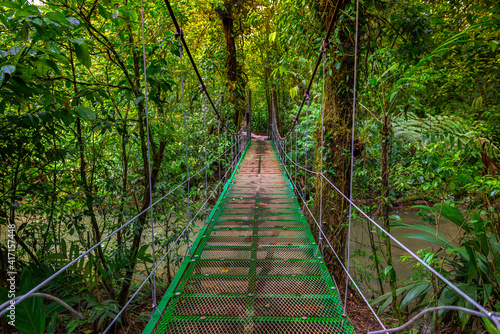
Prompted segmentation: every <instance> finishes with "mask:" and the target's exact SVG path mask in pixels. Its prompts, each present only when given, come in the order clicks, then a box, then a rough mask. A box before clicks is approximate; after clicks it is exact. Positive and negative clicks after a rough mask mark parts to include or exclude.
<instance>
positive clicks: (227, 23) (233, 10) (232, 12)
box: [215, 0, 248, 126]
mask: <svg viewBox="0 0 500 334" xmlns="http://www.w3.org/2000/svg"><path fill="white" fill-rule="evenodd" d="M244 5H245V0H229V1H225V2H224V3H223V4H222V6H220V7H217V8H216V9H215V11H216V12H217V14H218V15H219V18H220V19H221V22H222V28H223V31H224V37H225V41H226V68H227V85H228V88H229V102H230V103H231V104H232V105H233V107H234V118H233V121H234V123H235V124H236V126H239V125H240V124H241V122H242V121H243V115H244V114H245V87H246V85H247V81H248V80H247V78H246V75H245V73H244V71H243V67H242V66H241V64H240V62H239V61H238V57H237V48H236V39H237V37H238V35H240V34H241V26H240V28H238V29H235V20H236V19H237V17H238V14H239V15H244V14H243V13H244Z"/></svg>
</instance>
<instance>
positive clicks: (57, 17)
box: [45, 12, 68, 26]
mask: <svg viewBox="0 0 500 334" xmlns="http://www.w3.org/2000/svg"><path fill="white" fill-rule="evenodd" d="M45 17H46V18H48V19H49V20H51V21H53V22H56V23H59V24H61V25H65V26H67V25H68V20H67V19H66V17H65V16H64V15H63V14H61V13H59V12H49V13H47V14H45Z"/></svg>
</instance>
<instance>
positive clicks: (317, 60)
mask: <svg viewBox="0 0 500 334" xmlns="http://www.w3.org/2000/svg"><path fill="white" fill-rule="evenodd" d="M165 1H167V0H165ZM339 4H340V0H337V4H336V5H335V9H334V11H333V14H332V18H331V19H330V24H329V25H328V30H327V31H326V35H325V38H324V39H323V44H322V46H321V50H320V52H319V55H318V59H316V64H315V65H314V69H313V72H312V74H311V78H310V79H309V83H308V85H307V88H306V90H305V92H304V97H303V98H302V102H301V103H300V107H299V110H298V111H297V115H296V116H295V119H296V120H298V119H299V117H300V112H301V111H302V108H303V107H304V104H305V102H306V95H309V92H310V90H311V86H312V83H313V81H314V77H315V76H316V72H317V71H318V67H319V64H320V63H321V58H322V56H323V53H325V52H326V48H327V47H328V44H329V41H330V35H331V33H332V29H333V23H334V22H335V19H336V17H337V14H338V11H339ZM296 124H297V123H295V122H293V123H292V126H291V127H290V130H288V132H287V133H286V135H285V136H284V137H281V135H280V133H279V131H278V136H279V137H281V138H286V137H288V136H289V135H290V133H291V132H292V130H293V128H294V127H295V125H296Z"/></svg>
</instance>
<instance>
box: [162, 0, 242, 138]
mask: <svg viewBox="0 0 500 334" xmlns="http://www.w3.org/2000/svg"><path fill="white" fill-rule="evenodd" d="M164 2H165V5H166V6H167V9H168V13H169V14H170V18H171V19H172V22H173V23H174V26H175V29H176V31H177V32H181V27H180V26H179V23H178V22H177V18H176V17H175V14H174V11H173V9H172V6H171V5H170V1H169V0H164ZM179 38H180V41H181V42H182V45H183V46H184V50H186V55H187V56H188V58H189V61H190V62H191V65H192V66H193V69H194V71H195V73H196V77H197V78H198V81H199V82H200V84H201V86H202V87H205V89H204V90H203V91H204V92H205V95H206V97H207V99H208V102H210V105H211V106H212V109H213V110H214V112H215V114H216V115H217V117H219V119H221V122H222V126H223V127H224V128H226V130H227V131H229V133H233V132H232V131H231V129H229V127H228V126H227V124H226V122H225V120H223V119H222V117H221V114H220V113H219V111H218V110H217V108H216V107H215V104H214V102H213V101H212V98H211V97H210V94H209V93H208V90H207V89H206V85H205V83H204V82H203V78H202V77H201V75H200V71H199V70H198V67H197V66H196V63H195V61H194V59H193V56H192V55H191V51H189V47H188V45H187V43H186V40H185V39H184V34H183V33H182V32H181V33H180V36H179ZM240 131H241V126H240V129H238V131H237V132H236V133H239V132H240Z"/></svg>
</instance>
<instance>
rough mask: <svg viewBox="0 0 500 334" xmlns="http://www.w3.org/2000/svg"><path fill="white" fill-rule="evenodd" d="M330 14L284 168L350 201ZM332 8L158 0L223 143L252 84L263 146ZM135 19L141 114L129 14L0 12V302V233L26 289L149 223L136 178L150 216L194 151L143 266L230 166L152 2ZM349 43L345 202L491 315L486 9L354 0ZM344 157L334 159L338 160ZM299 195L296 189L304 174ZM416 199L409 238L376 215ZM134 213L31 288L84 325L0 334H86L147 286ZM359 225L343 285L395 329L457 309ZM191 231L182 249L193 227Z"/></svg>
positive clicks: (144, 305) (53, 8)
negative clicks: (11, 229) (445, 230)
mask: <svg viewBox="0 0 500 334" xmlns="http://www.w3.org/2000/svg"><path fill="white" fill-rule="evenodd" d="M339 4H340V6H342V10H341V12H340V14H339V15H338V18H337V20H336V22H335V29H334V34H333V36H332V38H331V41H330V42H331V43H330V47H329V49H328V52H326V54H327V56H326V58H325V63H324V64H323V63H322V64H321V66H320V71H319V73H318V75H317V76H316V80H315V82H314V84H313V86H312V90H311V92H310V100H309V103H310V106H309V107H305V108H304V111H303V113H302V115H301V117H300V120H299V124H298V126H297V133H298V135H297V142H298V146H299V149H298V150H297V151H296V152H294V153H293V154H295V156H296V157H297V159H298V161H300V162H306V163H307V165H308V166H310V168H311V169H315V170H317V169H318V165H319V161H321V159H323V161H324V171H325V173H326V174H327V176H328V177H331V178H338V180H340V181H341V182H344V183H343V186H344V188H345V186H347V187H348V186H349V184H348V182H347V180H348V176H349V173H350V171H349V157H350V152H348V151H349V150H345V149H344V147H343V146H342V145H344V144H345V145H347V146H346V147H348V148H349V149H350V144H349V141H350V128H348V127H346V126H344V125H342V124H343V123H342V122H347V123H349V122H348V120H349V119H350V118H349V117H350V114H349V115H348V114H347V113H348V112H350V111H349V110H350V108H351V106H352V79H353V59H354V57H353V56H354V47H353V46H354V38H355V37H354V36H355V35H354V32H355V2H354V1H342V0H341V1H339ZM333 5H334V4H333ZM333 5H332V2H331V1H323V0H318V1H296V0H282V1H264V0H261V1H250V0H214V1H208V2H207V1H198V0H192V1H189V2H177V1H176V2H172V6H173V9H174V12H175V14H176V15H177V18H178V20H179V23H180V24H181V26H182V29H183V33H184V37H185V39H186V41H187V43H188V45H189V47H190V50H191V53H192V54H193V56H194V59H195V62H196V64H197V66H198V68H199V70H200V74H201V76H202V77H203V78H204V80H205V83H206V84H207V90H208V91H209V93H210V95H211V97H212V100H213V101H214V103H215V105H216V107H217V108H218V109H219V110H220V111H221V113H222V118H223V119H224V120H225V121H226V123H227V124H229V127H230V128H231V130H233V131H235V130H237V128H238V127H239V126H240V125H241V123H242V121H243V120H242V113H243V111H244V108H245V99H246V90H247V89H251V90H252V92H253V94H252V130H253V131H254V132H258V133H266V132H267V131H268V129H269V122H270V115H271V110H272V105H273V100H274V105H275V109H276V114H277V116H278V123H279V125H280V128H281V130H282V131H283V132H284V131H286V130H287V129H288V128H289V126H290V125H291V124H292V122H293V119H294V117H295V114H296V111H297V109H298V105H299V104H300V101H301V99H302V97H303V94H304V90H305V89H306V87H307V83H308V80H309V77H310V74H311V73H310V72H311V68H312V66H313V64H314V62H315V60H316V57H317V56H318V52H319V50H320V48H321V46H322V40H321V39H322V36H323V35H324V33H325V25H326V23H328V21H329V18H330V16H331V12H332V9H333ZM144 6H145V7H144V10H145V11H144V24H145V29H146V31H145V37H146V39H145V57H146V59H145V60H146V63H147V93H146V94H147V97H148V99H147V101H148V104H147V106H146V99H145V93H144V91H145V87H144V76H143V75H144V73H143V70H142V66H143V60H144V59H143V49H142V31H141V22H142V20H141V11H140V2H139V1H135V0H106V1H90V2H88V1H80V0H78V1H76V0H72V1H66V0H47V1H41V2H36V3H32V2H30V1H24V0H14V1H0V22H1V23H0V29H1V32H2V34H1V35H0V161H1V163H0V180H1V182H0V233H1V234H2V237H1V239H0V302H3V301H5V300H7V299H8V298H7V289H6V288H4V287H7V281H6V280H7V278H8V276H7V272H8V271H9V268H8V265H9V262H8V257H7V256H8V255H7V238H6V236H7V233H8V231H7V226H8V225H9V224H13V225H15V226H16V230H15V233H14V235H13V236H14V238H15V241H16V249H15V254H16V261H15V269H16V271H17V272H18V273H19V274H18V275H17V276H16V277H17V286H18V287H19V290H18V294H22V293H24V292H26V291H29V289H30V288H32V287H33V286H35V285H36V283H39V282H41V281H42V280H43V279H44V278H45V277H47V276H49V275H50V274H51V273H53V272H55V271H56V270H57V269H59V268H61V267H62V266H64V265H65V264H67V263H68V262H69V261H71V260H72V259H74V258H75V257H77V256H78V255H79V254H81V253H82V252H83V251H84V250H86V249H88V248H89V247H91V246H92V245H93V244H95V243H96V242H98V241H100V240H102V239H103V238H104V237H106V236H107V235H108V234H109V233H111V232H112V231H114V230H115V229H116V228H117V227H119V226H121V225H122V224H123V223H125V222H127V221H129V220H130V219H131V218H134V217H135V216H136V215H137V213H139V212H142V211H144V209H146V208H148V207H149V205H150V199H149V193H148V188H147V187H148V184H149V177H150V175H149V173H151V179H152V185H153V201H156V200H158V199H160V198H163V197H164V196H165V195H166V194H167V193H168V192H169V191H170V190H172V189H173V188H174V187H175V186H176V185H178V184H180V183H182V182H184V181H186V180H187V178H188V175H187V168H186V167H187V164H186V160H185V156H186V152H187V155H188V156H189V158H188V164H189V169H190V170H191V174H190V175H192V172H193V171H198V170H199V169H200V168H202V166H203V165H204V163H205V148H206V150H207V155H208V161H212V163H211V164H210V165H209V168H207V175H205V172H204V171H203V172H200V173H199V174H197V175H196V176H195V177H194V178H193V179H192V180H190V186H189V187H187V186H186V185H184V186H182V187H180V188H179V189H177V190H176V192H175V193H174V194H172V195H171V196H166V197H165V198H164V199H163V200H162V201H161V202H160V203H159V204H158V205H157V206H155V209H154V226H155V230H156V233H155V235H154V238H153V239H154V242H155V245H156V246H157V247H156V258H157V259H158V258H159V257H162V256H163V254H165V252H166V250H167V249H169V247H170V246H171V245H173V241H174V240H176V239H177V237H178V236H179V235H180V233H181V232H182V230H183V229H184V228H185V226H186V224H188V223H189V221H190V218H192V217H193V215H194V214H193V212H196V211H198V209H199V208H200V206H201V204H202V203H203V201H204V200H205V198H206V193H207V191H208V192H211V191H212V190H213V187H214V185H215V184H217V182H218V181H219V177H220V175H221V173H222V174H223V172H221V170H222V169H224V168H225V167H226V166H225V164H226V162H227V159H225V157H224V156H223V159H222V161H220V159H217V156H218V155H219V154H220V152H222V151H223V150H224V148H227V147H229V146H230V145H231V143H234V142H235V141H234V138H233V137H231V136H230V135H228V134H227V133H226V134H224V131H223V128H222V127H221V126H220V122H219V121H218V120H217V119H216V118H215V117H214V116H215V115H214V113H213V112H212V110H211V107H210V106H209V104H208V101H206V99H205V98H203V95H202V93H201V92H200V84H199V82H198V80H197V78H196V76H195V73H194V71H193V70H192V67H191V65H190V64H189V62H188V60H187V59H186V57H185V53H183V54H182V64H183V70H182V71H183V72H182V75H183V79H184V81H183V85H181V79H180V78H181V68H180V59H181V57H180V56H181V53H180V51H179V42H178V40H177V39H176V36H175V31H174V30H175V29H174V26H173V24H172V23H171V20H170V19H169V15H168V11H167V9H166V7H165V5H164V3H161V2H145V3H144ZM325 22H326V23H325ZM359 29H360V30H359V32H360V36H359V43H360V48H359V50H360V51H359V64H358V66H359V67H358V101H359V102H360V103H359V104H358V106H357V110H358V116H357V132H356V137H357V146H356V148H357V150H359V152H358V153H359V155H357V157H356V163H355V166H354V168H355V170H354V195H355V198H356V200H357V201H359V203H360V204H362V205H363V207H364V208H365V209H366V210H367V211H369V212H371V214H373V215H378V216H380V218H381V221H382V223H383V225H384V227H386V228H387V229H396V230H397V229H400V228H403V227H404V228H407V229H408V228H409V229H411V230H412V231H411V232H408V233H406V234H405V235H403V237H402V239H401V240H404V237H406V238H413V239H418V240H423V241H425V242H427V244H425V246H424V247H422V249H421V250H419V252H420V254H421V255H422V256H423V258H424V259H425V260H426V261H427V262H428V263H429V264H430V265H432V266H433V267H434V268H436V270H438V271H440V272H441V273H442V274H443V275H445V276H446V277H447V278H448V279H450V280H451V281H453V282H455V283H456V284H458V286H459V287H461V288H462V289H463V290H464V291H466V292H467V293H468V294H469V295H470V296H472V297H473V298H474V299H475V300H477V301H478V302H479V303H481V304H482V305H484V306H486V307H487V308H489V309H491V310H495V311H499V312H500V309H498V307H499V305H500V293H499V291H500V244H499V240H500V218H499V207H498V192H499V191H500V181H499V180H498V175H499V174H500V167H498V164H497V162H498V159H499V148H500V141H499V138H500V100H499V99H500V85H499V82H500V77H499V76H500V53H499V50H500V47H499V43H500V6H499V5H498V4H497V3H496V2H495V1H492V0H487V1H479V0H468V1H466V0H453V1H427V0H406V1H402V0H387V1H383V0H366V1H360V28H359ZM323 80H325V82H326V91H323V83H324V81H323ZM323 98H325V100H326V102H324V103H323ZM323 105H324V110H326V112H325V115H326V119H325V129H326V132H325V146H326V149H325V151H321V152H322V154H320V153H319V152H320V151H319V150H318V149H315V148H317V147H320V146H321V145H322V144H323V143H321V142H320V140H319V138H320V137H319V129H320V126H319V123H318V122H319V119H320V116H321V112H322V108H323ZM306 108H307V112H306V110H305V109H306ZM146 115H147V116H148V120H149V128H150V133H149V137H148V133H147V127H146ZM339 120H342V122H340V121H339ZM184 121H185V122H186V128H187V131H184ZM205 133H206V136H207V141H206V144H205ZM185 136H186V138H185ZM148 138H149V147H150V156H151V169H149V168H148V159H147V156H148ZM346 138H347V139H346ZM186 139H187V143H188V144H187V146H186V144H185V140H186ZM339 142H342V144H339V145H340V146H342V147H340V146H335V145H337V144H338V143H339ZM306 157H307V160H306ZM205 180H208V182H207V183H205ZM299 182H300V183H301V185H302V186H304V187H305V186H306V184H305V179H304V174H303V173H302V174H300V171H299ZM307 182H308V183H307V192H308V195H307V200H308V201H309V203H310V204H311V205H313V206H314V204H316V208H318V207H319V205H317V204H318V203H317V199H316V203H315V195H317V194H318V191H317V190H318V188H317V181H316V180H315V179H314V178H312V177H311V178H309V179H308V181H307ZM188 192H189V199H190V202H189V204H190V214H189V216H188V214H187V207H188V206H187V204H188V196H187V195H188ZM214 196H216V193H215V194H214ZM335 196H336V195H335V193H334V192H333V191H332V192H327V193H326V194H325V206H324V208H325V210H327V211H328V212H329V213H330V214H329V215H327V217H326V218H325V220H326V221H327V222H326V223H327V224H328V225H330V230H331V231H332V232H331V233H332V236H333V235H339V236H341V235H343V234H342V233H344V234H345V230H344V229H345V217H347V207H346V206H344V205H345V201H344V202H342V201H340V202H339V200H338V198H336V197H335ZM212 200H213V199H212ZM332 203H340V206H335V210H337V211H333V209H332V208H331V207H328V206H327V205H330V206H333V204H332ZM415 204H418V206H417V207H416V209H418V210H419V211H420V215H421V216H422V219H421V224H412V225H409V224H406V223H405V222H404V221H401V219H400V218H399V216H397V214H394V212H391V210H394V208H395V207H410V206H412V205H415ZM203 213H205V211H203ZM333 213H335V214H333ZM391 213H392V214H391ZM148 217H149V216H148V215H145V214H143V215H140V216H139V217H137V218H136V219H134V220H133V222H132V223H131V224H130V225H128V226H127V227H125V228H124V229H122V230H121V231H120V232H118V233H117V234H115V235H114V236H113V237H112V238H111V239H110V240H109V242H106V243H104V244H103V245H102V247H98V248H97V249H96V250H95V251H94V252H92V253H90V254H89V256H88V257H85V258H83V259H82V260H81V261H79V262H77V263H76V264H75V265H73V266H71V267H70V268H69V269H68V270H67V271H66V272H65V273H64V274H63V275H61V276H59V277H58V278H57V279H55V280H54V281H52V282H51V283H50V284H49V285H47V286H46V287H45V288H44V289H43V292H46V293H49V294H54V295H56V296H58V297H59V298H61V299H63V300H64V301H65V302H67V303H68V304H70V306H72V307H74V308H76V309H77V310H78V311H79V312H81V313H82V314H84V316H85V319H86V320H84V321H80V320H78V319H76V318H75V317H74V316H72V315H70V313H68V312H65V311H64V309H61V308H60V307H57V305H56V304H54V303H49V302H47V301H44V300H42V299H40V298H32V299H30V300H27V301H24V302H23V303H21V304H20V307H19V308H18V312H19V313H18V316H19V318H21V317H23V314H24V315H26V314H28V313H29V312H30V310H31V309H36V310H38V311H37V313H36V314H34V316H35V317H36V320H34V321H26V322H19V323H18V325H17V326H18V327H16V328H15V329H14V328H11V327H9V326H8V325H7V323H6V319H5V317H4V318H2V319H1V320H0V321H1V322H0V323H1V327H2V329H3V330H4V331H5V332H6V333H8V332H9V331H12V332H14V331H16V330H17V331H19V332H22V333H44V332H49V333H52V332H56V331H57V330H59V331H67V332H72V331H77V330H78V331H84V330H85V331H88V332H92V331H93V332H99V331H101V330H102V329H103V328H104V327H105V326H106V325H107V324H108V323H109V322H110V320H111V319H112V318H113V317H114V316H115V315H116V314H117V313H118V312H119V311H120V310H121V308H122V307H123V306H124V305H125V303H126V302H127V301H128V298H129V297H130V294H131V291H132V288H133V289H134V290H135V287H136V286H137V281H142V279H143V278H144V277H145V276H146V275H147V274H149V270H150V269H151V264H152V254H151V235H150V228H151V222H150V220H149V218H148ZM357 221H358V224H360V225H362V226H363V228H365V229H366V231H367V233H368V234H369V236H370V243H369V245H367V247H369V248H370V255H369V257H370V263H369V264H367V265H364V266H363V267H362V268H360V270H358V271H356V273H357V275H356V278H357V279H358V281H360V282H364V283H365V286H366V288H367V290H371V291H372V292H373V294H374V295H380V297H379V298H375V301H374V305H377V307H378V310H379V312H383V311H384V310H386V309H387V308H388V306H389V305H392V307H391V312H394V317H395V318H400V319H403V318H405V317H407V316H411V315H413V314H414V313H415V312H417V311H418V310H420V309H422V308H425V307H427V306H434V305H460V306H467V307H469V305H467V303H466V302H465V301H464V300H462V299H461V298H460V297H458V295H456V294H454V292H453V291H450V290H449V289H448V288H446V287H445V285H444V284H443V283H442V282H439V281H437V280H435V278H433V277H432V276H430V275H429V274H428V273H427V272H426V271H424V270H423V269H422V268H421V267H420V266H419V265H415V266H414V274H413V275H410V277H408V278H404V279H403V278H402V277H399V276H398V273H397V272H396V269H395V267H396V265H395V264H394V263H395V262H401V261H405V262H410V263H412V264H413V262H412V261H413V260H412V259H411V258H402V259H401V258H397V257H396V256H393V248H392V247H391V243H390V242H389V240H388V238H387V237H386V236H384V235H383V234H381V233H379V232H378V231H376V230H374V229H373V228H372V226H369V225H368V223H366V222H364V221H363V220H362V219H361V218H359V219H357ZM446 221H448V222H450V221H451V222H452V223H453V224H455V225H456V230H457V235H456V236H455V237H454V238H452V239H448V238H447V237H445V236H443V235H442V234H439V227H440V224H443V223H444V222H446ZM190 229H191V230H192V233H191V234H190V235H191V239H193V234H196V229H197V228H196V226H195V224H194V223H193V224H192V226H191V227H190ZM340 239H341V242H344V241H345V238H344V239H342V238H340ZM342 240H344V241H342ZM187 242H188V240H187V239H186V238H182V240H181V243H179V244H178V245H176V246H175V248H174V250H173V251H172V253H170V254H169V255H168V256H167V258H166V260H165V262H164V263H163V264H162V265H161V267H160V268H161V270H160V271H159V273H158V275H157V283H158V284H159V287H160V288H159V293H158V296H159V297H161V292H162V291H164V289H165V288H166V287H167V286H168V284H169V283H170V282H171V280H172V277H173V275H174V274H175V272H176V268H177V267H178V265H179V264H180V263H181V262H182V260H183V258H184V256H185V250H186V243H187ZM338 247H344V245H342V244H339V245H338ZM355 254H358V255H361V257H363V256H365V255H366V253H363V251H362V250H358V252H356V253H355ZM355 258H356V256H355ZM333 263H334V262H333V260H330V264H333ZM358 269H359V268H358ZM366 269H367V270H368V271H366ZM333 271H335V270H333ZM335 274H338V273H337V272H335ZM148 285H149V284H148ZM150 304H151V294H150V292H149V290H147V289H145V290H144V292H142V293H141V294H140V295H139V298H138V299H137V300H136V301H135V302H134V303H133V304H132V306H131V307H129V309H127V311H126V313H125V316H124V317H121V318H120V320H119V324H118V326H117V329H119V330H122V331H124V332H127V330H130V329H131V328H133V327H135V326H137V327H141V326H143V324H144V323H145V322H146V321H147V320H148V318H149V316H150V314H151V308H150ZM23 312H24V313H23ZM26 319H32V318H31V317H26ZM133 319H135V320H133ZM427 322H428V323H430V324H431V327H430V328H432V330H434V332H439V331H440V329H441V328H442V327H440V326H442V323H451V324H455V325H456V326H455V327H456V331H461V330H462V331H463V332H467V331H468V330H469V328H474V330H475V329H479V328H485V326H486V327H488V326H490V325H489V323H488V322H484V323H483V322H482V320H480V319H476V318H470V317H468V316H467V315H465V314H461V313H460V314H459V313H453V312H443V313H436V314H434V315H433V316H431V318H430V319H428V321H427ZM488 328H489V327H488ZM443 330H444V329H443Z"/></svg>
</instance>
